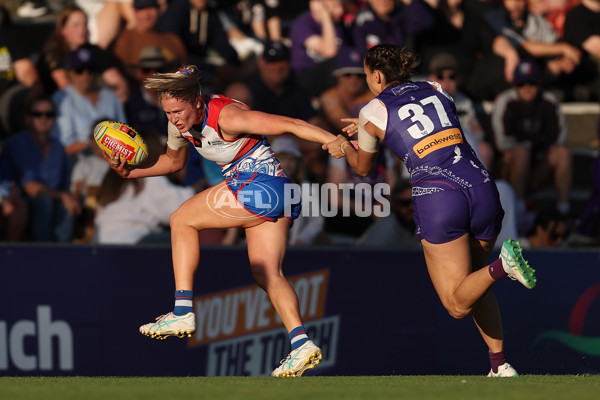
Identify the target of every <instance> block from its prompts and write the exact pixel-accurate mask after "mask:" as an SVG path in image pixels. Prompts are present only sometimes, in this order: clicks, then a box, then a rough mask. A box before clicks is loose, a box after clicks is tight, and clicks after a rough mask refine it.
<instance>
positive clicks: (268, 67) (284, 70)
mask: <svg viewBox="0 0 600 400" xmlns="http://www.w3.org/2000/svg"><path fill="white" fill-rule="evenodd" d="M257 66H258V74H257V75H256V76H255V77H254V78H253V79H251V80H250V82H248V87H249V88H250V92H251V93H252V105H253V108H254V109H255V110H258V111H264V112H267V113H271V114H277V115H285V116H287V117H292V118H299V119H303V120H305V121H309V120H311V119H312V118H313V117H315V116H316V115H317V112H316V111H315V109H314V108H313V107H312V104H311V100H310V96H309V94H308V93H307V92H306V91H305V90H304V89H303V88H301V87H300V86H299V85H298V84H297V83H296V82H295V81H294V79H293V77H292V74H291V68H290V52H289V49H288V48H287V46H286V45H285V44H283V43H281V42H269V43H267V44H266V45H265V49H264V52H263V54H262V56H261V57H259V58H258V59H257Z"/></svg>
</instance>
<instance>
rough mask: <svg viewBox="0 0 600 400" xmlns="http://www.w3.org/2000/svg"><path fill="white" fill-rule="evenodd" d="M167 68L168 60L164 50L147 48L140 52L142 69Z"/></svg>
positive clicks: (152, 47) (154, 47)
mask: <svg viewBox="0 0 600 400" xmlns="http://www.w3.org/2000/svg"><path fill="white" fill-rule="evenodd" d="M166 66H167V58H166V57H165V54H164V52H163V50H162V49H161V48H160V47H156V46H146V47H144V48H143V49H142V51H141V52H140V62H139V67H140V68H148V69H157V70H158V69H162V68H165V67H166Z"/></svg>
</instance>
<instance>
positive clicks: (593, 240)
mask: <svg viewBox="0 0 600 400" xmlns="http://www.w3.org/2000/svg"><path fill="white" fill-rule="evenodd" d="M599 128H600V125H599ZM569 246H600V155H597V156H596V158H595V159H594V163H593V167H592V194H591V196H590V199H589V200H588V202H587V204H586V207H585V210H584V211H583V213H582V214H581V217H580V219H579V223H578V225H577V228H576V229H575V232H574V233H573V234H572V235H571V236H570V237H569Z"/></svg>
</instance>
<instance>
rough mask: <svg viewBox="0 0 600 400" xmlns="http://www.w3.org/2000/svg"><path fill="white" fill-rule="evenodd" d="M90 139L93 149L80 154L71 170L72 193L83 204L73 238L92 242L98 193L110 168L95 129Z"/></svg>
mask: <svg viewBox="0 0 600 400" xmlns="http://www.w3.org/2000/svg"><path fill="white" fill-rule="evenodd" d="M96 122H101V121H96ZM95 125H96V124H94V126H95ZM89 140H90V149H91V151H90V152H89V153H87V154H82V155H80V156H79V157H78V159H77V162H76V163H75V165H73V169H72V171H71V193H73V196H75V198H76V199H77V200H78V201H79V202H80V204H81V214H79V215H78V216H77V218H76V219H75V228H74V229H75V230H74V233H73V240H74V241H76V242H78V243H90V242H92V240H93V237H94V217H95V215H96V209H97V208H98V194H99V191H100V186H101V184H102V180H103V179H104V176H105V175H106V173H107V172H108V170H109V169H110V168H109V166H108V165H107V164H106V161H104V158H103V157H102V151H103V150H102V149H101V148H100V147H99V146H97V145H96V143H95V141H94V131H93V130H92V131H91V132H90V135H89Z"/></svg>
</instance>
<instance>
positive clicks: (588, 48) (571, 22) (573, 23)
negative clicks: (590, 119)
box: [564, 0, 600, 100]
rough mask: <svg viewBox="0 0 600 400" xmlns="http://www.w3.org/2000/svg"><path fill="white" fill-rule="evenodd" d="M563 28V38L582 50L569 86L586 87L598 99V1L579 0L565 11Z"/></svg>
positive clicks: (599, 85) (599, 4)
mask: <svg viewBox="0 0 600 400" xmlns="http://www.w3.org/2000/svg"><path fill="white" fill-rule="evenodd" d="M564 29H565V33H564V40H565V41H567V42H568V43H570V44H572V45H573V46H576V47H577V48H578V49H580V50H582V51H583V61H582V63H581V65H580V66H579V68H577V69H576V70H575V72H574V73H573V74H572V75H571V78H573V79H572V81H571V82H570V83H571V86H572V87H573V86H575V85H578V86H579V87H580V88H582V89H584V90H585V89H586V88H587V89H588V90H591V94H592V95H593V96H594V97H593V98H594V99H596V100H597V99H600V80H599V77H600V76H599V74H598V68H599V65H600V62H599V61H598V59H599V58H600V3H599V2H597V1H595V0H581V4H579V5H577V6H575V7H573V8H572V9H571V10H569V12H568V13H567V17H566V20H565V27H564Z"/></svg>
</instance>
